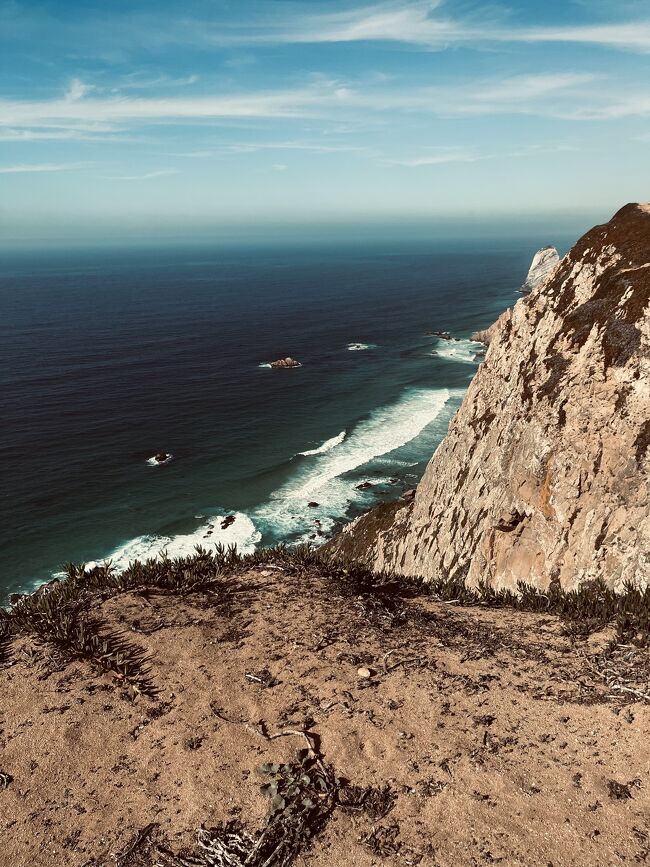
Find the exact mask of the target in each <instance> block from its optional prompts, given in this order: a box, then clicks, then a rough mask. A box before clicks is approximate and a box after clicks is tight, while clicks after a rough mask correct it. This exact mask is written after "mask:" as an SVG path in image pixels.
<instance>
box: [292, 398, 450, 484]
mask: <svg viewBox="0 0 650 867" xmlns="http://www.w3.org/2000/svg"><path fill="white" fill-rule="evenodd" d="M449 397H450V393H449V390H448V389H446V388H441V389H417V390H414V391H411V392H409V393H407V394H406V395H405V396H404V397H403V398H401V400H398V401H397V403H395V404H393V405H392V406H388V407H382V408H381V409H377V410H375V411H374V412H373V413H371V415H370V417H369V418H368V419H367V420H366V421H363V422H361V423H360V424H359V425H357V427H356V428H355V429H354V431H353V432H352V434H351V435H350V436H349V437H348V439H347V440H346V441H345V442H344V443H342V444H341V447H340V448H338V449H337V450H336V451H335V452H333V453H332V454H328V455H327V456H326V457H324V458H322V459H321V460H320V461H318V462H317V464H316V466H315V467H314V468H313V469H310V470H308V471H307V472H306V473H304V474H301V475H299V476H298V479H297V480H296V481H294V482H292V483H290V487H289V489H288V491H289V492H291V493H293V494H294V495H295V496H298V497H306V496H309V495H311V494H313V493H314V492H316V491H318V490H319V489H321V488H322V487H323V486H325V485H327V483H328V482H331V481H332V480H333V479H336V478H338V477H339V476H341V475H343V474H344V473H349V472H350V471H351V470H355V469H356V468H357V467H361V466H363V464H367V463H368V461H371V460H372V459H373V458H376V457H379V456H380V455H385V454H388V452H392V451H394V450H395V449H398V448H400V446H403V445H406V443H408V442H410V441H411V440H412V439H414V437H416V436H417V435H418V434H419V433H420V431H421V430H422V429H423V428H425V427H426V426H427V425H428V424H429V422H432V421H433V420H434V419H435V418H436V416H437V415H438V414H439V413H440V411H441V410H442V408H443V407H444V405H445V403H446V402H447V401H448V400H449Z"/></svg>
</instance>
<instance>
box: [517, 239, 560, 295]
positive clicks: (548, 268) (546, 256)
mask: <svg viewBox="0 0 650 867" xmlns="http://www.w3.org/2000/svg"><path fill="white" fill-rule="evenodd" d="M559 264H560V256H559V254H558V252H557V250H556V249H555V247H543V248H542V249H541V250H538V251H537V253H535V255H534V256H533V261H532V264H531V266H530V269H529V271H528V276H527V277H526V282H525V283H524V285H523V286H522V287H521V289H520V290H519V291H520V292H521V293H523V294H524V295H526V294H528V292H532V291H533V290H534V289H539V288H540V287H541V286H542V284H543V283H545V282H546V281H547V280H548V279H549V278H550V277H551V276H552V275H553V272H554V271H555V269H556V268H557V266H558V265H559Z"/></svg>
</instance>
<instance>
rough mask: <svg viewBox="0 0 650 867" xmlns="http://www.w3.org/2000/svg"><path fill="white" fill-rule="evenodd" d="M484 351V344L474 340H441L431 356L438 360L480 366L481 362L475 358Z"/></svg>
mask: <svg viewBox="0 0 650 867" xmlns="http://www.w3.org/2000/svg"><path fill="white" fill-rule="evenodd" d="M484 349H485V347H484V346H483V344H482V343H476V342H474V341H473V340H439V341H438V343H437V345H436V348H435V349H434V350H433V352H432V353H431V354H432V355H433V356H435V357H436V358H444V359H445V360H447V361H457V362H460V363H461V364H478V363H479V360H477V359H476V358H475V356H476V354H477V352H481V351H482V350H484Z"/></svg>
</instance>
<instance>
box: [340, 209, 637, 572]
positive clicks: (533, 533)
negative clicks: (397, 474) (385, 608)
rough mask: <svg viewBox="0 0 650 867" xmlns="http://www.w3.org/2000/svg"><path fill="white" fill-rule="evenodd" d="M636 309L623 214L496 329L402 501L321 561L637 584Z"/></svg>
mask: <svg viewBox="0 0 650 867" xmlns="http://www.w3.org/2000/svg"><path fill="white" fill-rule="evenodd" d="M649 302H650V206H647V205H646V206H639V205H627V206H626V207H625V208H623V209H622V210H621V211H619V212H618V213H617V214H616V215H615V216H614V218H613V219H612V220H611V221H610V222H609V223H607V224H606V225H603V226H597V227H596V228H594V229H592V230H591V231H590V232H589V233H587V235H585V236H584V237H583V238H582V239H581V240H580V241H579V242H578V243H577V244H576V246H575V247H574V248H573V249H572V250H571V252H570V253H569V254H568V255H567V256H566V257H565V258H564V259H563V260H562V261H561V263H560V264H559V265H558V266H557V267H556V268H555V270H554V272H553V274H552V276H551V278H550V279H549V280H547V281H544V282H542V283H541V285H540V286H538V288H537V289H533V291H532V292H531V293H530V294H529V295H526V296H525V297H523V298H521V299H520V300H519V301H518V302H517V304H516V305H515V306H514V308H513V309H512V310H508V311H506V312H505V313H504V314H503V315H502V316H501V317H500V319H499V320H498V323H497V325H496V326H495V328H494V331H493V335H492V339H491V342H490V347H489V349H488V352H487V356H486V359H485V362H484V363H483V364H481V366H480V367H479V370H478V372H477V373H476V376H475V377H474V380H473V381H472V383H471V385H470V388H469V390H468V392H467V395H466V397H465V399H464V401H463V404H462V406H461V408H460V410H459V411H458V413H457V415H456V416H455V418H454V419H453V421H452V423H451V425H450V428H449V433H448V434H447V436H446V438H445V439H444V441H443V442H442V443H441V445H440V446H439V448H438V450H437V451H436V453H435V454H434V456H433V458H432V460H431V462H430V463H429V466H428V468H427V470H426V473H425V475H424V477H423V478H422V481H421V482H420V485H419V486H418V489H417V494H416V497H415V500H414V501H413V502H412V503H409V504H408V505H403V504H400V505H398V504H394V505H393V506H392V508H387V507H383V511H382V513H381V514H379V515H377V514H376V513H375V514H373V513H370V515H368V516H364V517H362V518H361V519H358V520H357V521H356V522H354V524H352V525H350V526H349V528H347V530H346V531H344V532H343V534H341V536H340V537H339V540H338V541H337V540H335V541H334V543H333V544H334V549H335V550H336V549H337V548H338V550H341V551H347V552H348V553H352V554H355V555H357V556H361V557H362V558H365V559H366V560H367V561H368V562H370V563H372V564H373V565H374V566H375V567H376V568H377V569H379V570H384V569H385V570H396V571H399V572H401V573H404V574H407V575H421V576H424V577H426V578H453V577H459V576H464V577H465V578H466V580H467V582H468V583H469V584H474V585H476V584H478V583H479V582H486V583H488V584H491V585H493V586H496V587H516V585H517V583H518V582H519V581H524V582H527V583H530V584H532V585H535V586H537V587H540V588H546V587H548V585H549V583H550V582H551V581H553V580H559V582H560V583H561V584H562V586H564V587H565V588H567V589H569V588H574V587H576V586H577V585H579V584H581V583H582V582H585V581H588V580H590V579H595V578H598V577H602V578H603V579H604V580H605V581H606V582H607V583H608V584H609V585H610V586H612V587H614V588H616V589H622V587H623V585H624V583H625V582H628V581H629V582H634V583H636V584H639V585H647V584H648V583H650V454H649V446H650V311H649V309H648V305H649ZM330 545H332V543H330Z"/></svg>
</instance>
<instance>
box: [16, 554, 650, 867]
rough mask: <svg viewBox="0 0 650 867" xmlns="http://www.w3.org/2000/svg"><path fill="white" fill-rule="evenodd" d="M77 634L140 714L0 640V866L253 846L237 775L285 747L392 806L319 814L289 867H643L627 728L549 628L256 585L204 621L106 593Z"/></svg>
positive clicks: (40, 866)
mask: <svg viewBox="0 0 650 867" xmlns="http://www.w3.org/2000/svg"><path fill="white" fill-rule="evenodd" d="M96 613H97V614H98V615H99V616H101V617H102V618H104V619H105V621H106V622H107V623H110V624H113V625H119V626H120V627H121V628H122V629H124V631H125V632H127V633H128V634H129V638H130V640H132V641H134V642H136V643H137V644H139V645H140V646H142V647H144V648H146V649H147V651H148V652H149V654H150V658H151V662H150V665H151V679H152V681H153V683H154V684H155V686H156V688H157V689H158V695H157V697H156V698H155V699H151V698H139V699H138V700H137V701H135V702H133V701H129V700H128V699H127V698H125V696H124V694H123V692H124V691H123V689H122V687H121V686H120V684H119V683H117V682H116V681H115V680H113V679H112V678H111V677H110V676H108V675H103V674H97V673H96V672H94V671H93V670H92V669H91V668H90V666H88V665H86V664H85V663H74V664H68V665H61V664H60V663H57V661H56V660H55V659H53V658H52V657H51V656H50V655H49V651H48V650H47V649H46V648H40V647H38V646H37V645H34V644H31V643H30V642H29V641H27V640H20V641H16V642H15V643H14V647H13V654H12V656H11V658H10V663H9V664H8V665H5V667H4V669H2V670H0V695H1V696H2V698H1V699H0V772H3V773H4V774H6V775H8V777H7V778H6V779H5V783H6V780H7V779H9V778H10V781H9V782H8V784H6V785H4V786H3V785H2V783H1V780H2V778H1V777H0V864H2V865H3V867H4V865H6V867H46V865H47V867H51V865H55V867H67V865H70V867H73V865H74V867H82V865H85V867H91V865H92V867H100V865H103V867H109V865H119V867H131V865H136V864H137V865H146V864H151V865H154V864H156V863H158V862H157V861H156V859H155V857H153V856H152V857H151V858H150V859H149V860H147V859H148V858H149V856H148V855H147V854H146V853H147V852H148V851H149V849H148V842H147V841H148V839H149V838H151V839H156V840H160V841H163V842H164V845H165V846H166V847H167V848H168V849H169V850H170V851H173V852H176V853H178V852H180V851H181V850H183V849H185V850H186V851H189V850H190V849H191V848H192V847H193V845H194V843H195V839H196V831H197V829H198V828H199V827H200V826H201V825H202V824H205V825H207V826H210V825H214V824H215V823H217V822H219V821H223V820H227V819H234V818H238V819H240V820H241V821H242V822H243V823H244V825H246V826H248V827H250V828H251V829H254V828H255V827H258V826H259V825H260V824H261V823H262V822H263V820H264V817H265V815H266V813H267V809H268V803H269V802H268V799H267V798H266V797H265V796H264V795H263V794H262V793H261V792H260V784H261V783H263V782H264V779H263V777H262V775H261V774H260V772H259V770H258V766H259V765H260V764H261V763H263V762H283V761H287V760H290V759H291V758H292V756H293V755H294V753H295V751H296V750H297V749H300V748H301V747H303V746H304V743H303V742H302V739H301V738H300V737H299V736H297V735H287V736H283V737H280V738H277V739H275V740H268V739H267V738H266V737H265V734H266V735H269V734H274V733H278V732H280V731H285V730H287V729H291V730H301V729H306V730H308V731H310V732H312V733H313V735H314V736H315V739H316V742H317V743H318V744H319V749H320V754H321V755H322V758H323V761H324V762H325V763H326V764H327V765H329V766H331V767H332V768H333V769H334V771H335V772H336V774H338V775H339V776H341V777H344V778H346V779H347V780H349V781H351V783H353V784H356V785H363V786H365V785H373V786H376V787H382V786H385V785H388V786H390V791H391V793H392V794H393V795H394V801H393V806H392V808H391V809H390V810H389V811H388V813H387V814H386V815H384V816H383V817H381V818H377V816H374V817H373V816H369V815H368V814H367V813H366V812H364V811H350V810H344V809H342V808H340V807H338V808H336V809H335V810H334V812H333V814H332V816H331V817H330V819H329V821H328V822H327V823H326V825H325V826H324V828H323V829H322V831H321V832H320V833H319V834H318V835H317V836H316V838H315V839H314V841H313V845H312V846H311V847H310V848H308V849H307V850H305V851H304V852H303V853H302V854H301V855H300V856H299V857H298V858H297V860H296V861H295V863H296V864H304V865H309V867H326V865H327V867H333V865H350V867H352V865H355V867H356V865H359V867H370V865H383V864H385V865H393V864H394V865H408V864H420V865H423V867H424V865H441V867H449V865H479V864H504V865H527V867H529V865H545V867H546V865H549V867H550V865H554V867H560V865H562V867H564V865H566V867H568V865H590V867H593V865H618V864H630V865H631V864H637V863H645V862H646V861H648V863H650V742H649V740H648V735H649V733H650V730H649V725H650V709H649V706H648V704H647V703H643V701H640V700H638V699H637V698H636V696H634V695H629V696H627V697H626V695H625V694H624V693H620V692H619V693H616V692H612V691H611V689H609V688H608V687H607V685H606V680H607V677H606V675H605V676H603V674H602V672H603V670H605V671H606V662H604V661H603V660H604V657H603V656H602V651H603V649H604V648H605V646H606V645H607V644H608V642H609V641H610V640H611V634H600V635H596V636H592V637H591V638H590V639H589V640H588V641H575V640H573V639H571V638H570V637H568V636H566V635H565V634H564V632H563V628H562V626H561V624H560V623H559V621H558V620H557V619H556V618H553V617H545V616H540V615H532V614H522V613H519V612H514V611H511V610H503V609H500V610H492V609H485V608H460V607H457V606H454V605H448V604H442V603H436V602H434V601H432V600H430V599H426V598H424V597H413V598H399V597H397V598H395V597H393V598H392V599H391V600H389V601H388V602H387V603H385V601H384V602H382V601H381V600H378V599H376V598H374V597H371V596H364V595H359V594H357V593H356V592H349V591H346V588H345V586H343V585H340V584H334V585H333V584H332V583H331V581H330V580H329V579H326V578H323V577H321V576H320V575H318V574H315V573H310V574H306V575H291V574H287V573H286V572H284V571H281V570H278V569H273V568H268V567H266V568H259V569H256V570H253V571H248V572H245V573H244V574H241V575H238V576H236V578H234V579H230V582H229V592H228V594H226V595H225V596H224V599H223V601H220V602H218V603H217V604H212V605H206V604H205V599H204V598H203V597H196V598H194V597H189V598H187V599H184V600H183V599H179V598H175V597H169V596H165V595H162V594H157V593H146V594H142V593H141V594H125V595H123V596H118V597H115V598H113V599H108V600H106V601H105V602H103V603H101V604H99V605H98V607H97V612H96ZM625 651H626V648H619V650H618V652H619V655H620V654H621V653H624V652H625ZM630 652H631V653H633V651H630ZM634 659H635V664H636V665H637V667H638V666H639V665H640V664H641V663H640V662H639V661H638V657H637V656H635V657H634ZM643 664H644V665H646V668H647V658H646V657H643ZM364 668H367V669H369V670H370V677H367V676H365V677H364V676H363V675H365V674H366V672H365V671H363V669H364ZM360 669H361V670H362V673H361V675H360V674H359V670H360ZM617 783H618V784H622V785H621V786H620V787H619V786H616V785H615V784H617ZM150 826H152V827H150ZM143 829H146V834H145V835H144V837H143V839H144V844H143V845H142V846H139V845H135V844H136V843H137V841H138V834H139V832H141V831H143ZM145 838H146V839H145Z"/></svg>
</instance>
